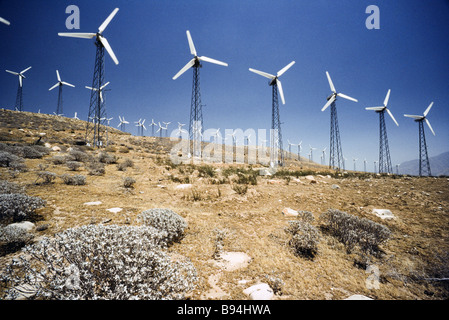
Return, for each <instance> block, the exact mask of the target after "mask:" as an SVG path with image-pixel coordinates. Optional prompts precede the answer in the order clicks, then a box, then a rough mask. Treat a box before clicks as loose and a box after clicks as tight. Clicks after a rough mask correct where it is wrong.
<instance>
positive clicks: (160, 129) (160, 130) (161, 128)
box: [156, 122, 164, 138]
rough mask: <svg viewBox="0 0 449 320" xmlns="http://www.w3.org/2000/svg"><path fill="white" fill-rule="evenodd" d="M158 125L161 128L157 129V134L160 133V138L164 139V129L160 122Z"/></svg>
mask: <svg viewBox="0 0 449 320" xmlns="http://www.w3.org/2000/svg"><path fill="white" fill-rule="evenodd" d="M157 124H158V126H159V129H157V131H156V133H158V132H159V137H160V138H162V130H163V129H164V127H162V126H161V123H160V122H158V123H157Z"/></svg>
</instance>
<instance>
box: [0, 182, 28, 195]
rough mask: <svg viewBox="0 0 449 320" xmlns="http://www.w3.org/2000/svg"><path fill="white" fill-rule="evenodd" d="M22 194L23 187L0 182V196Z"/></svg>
mask: <svg viewBox="0 0 449 320" xmlns="http://www.w3.org/2000/svg"><path fill="white" fill-rule="evenodd" d="M10 193H24V190H23V187H21V186H19V185H18V184H16V183H14V182H9V181H6V180H0V194H10Z"/></svg>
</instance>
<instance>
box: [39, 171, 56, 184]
mask: <svg viewBox="0 0 449 320" xmlns="http://www.w3.org/2000/svg"><path fill="white" fill-rule="evenodd" d="M36 174H37V179H36V181H35V183H38V181H39V180H42V182H41V183H42V184H49V183H52V182H53V181H54V180H55V179H56V177H57V175H56V173H54V172H50V171H40V172H38V173H36Z"/></svg>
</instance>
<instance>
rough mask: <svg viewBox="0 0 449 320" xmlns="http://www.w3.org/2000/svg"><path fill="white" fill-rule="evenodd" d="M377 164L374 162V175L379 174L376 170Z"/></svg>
mask: <svg viewBox="0 0 449 320" xmlns="http://www.w3.org/2000/svg"><path fill="white" fill-rule="evenodd" d="M376 163H377V161H374V173H376V172H377V170H376Z"/></svg>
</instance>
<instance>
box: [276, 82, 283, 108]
mask: <svg viewBox="0 0 449 320" xmlns="http://www.w3.org/2000/svg"><path fill="white" fill-rule="evenodd" d="M276 85H277V86H278V89H279V94H280V96H281V100H282V104H285V98H284V91H283V90H282V83H281V81H280V80H279V79H278V78H276Z"/></svg>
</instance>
